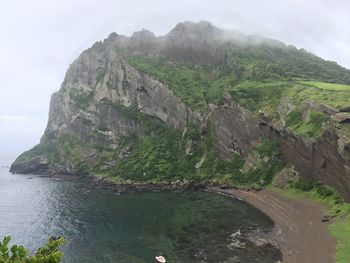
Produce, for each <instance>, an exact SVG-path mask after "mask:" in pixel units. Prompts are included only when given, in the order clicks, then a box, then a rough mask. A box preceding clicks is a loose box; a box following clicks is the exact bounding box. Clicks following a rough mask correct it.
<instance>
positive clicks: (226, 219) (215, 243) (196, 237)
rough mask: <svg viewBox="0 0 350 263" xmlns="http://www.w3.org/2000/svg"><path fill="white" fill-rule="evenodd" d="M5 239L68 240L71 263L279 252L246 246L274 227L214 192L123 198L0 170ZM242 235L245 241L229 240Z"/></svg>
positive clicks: (267, 258) (248, 258) (260, 256)
mask: <svg viewBox="0 0 350 263" xmlns="http://www.w3.org/2000/svg"><path fill="white" fill-rule="evenodd" d="M0 196H1V198H0V216H1V220H0V236H4V235H8V234H10V235H11V236H12V237H13V241H14V242H16V243H20V244H23V245H26V246H28V247H29V248H31V249H34V248H35V247H37V246H38V245H40V244H42V243H43V242H45V240H46V239H48V238H49V237H50V236H60V235H62V236H65V238H66V240H67V243H66V245H65V246H64V252H65V257H64V258H65V260H64V262H66V263H71V262H87V263H88V262H101V263H103V262H106V263H109V262H113V263H115V262H121V263H124V262H125V263H129V262H132V263H138V262H154V257H155V256H156V255H158V254H163V255H164V256H165V257H166V258H167V260H168V261H167V262H186V263H191V262H245V263H249V262H261V263H264V262H276V261H277V259H278V258H279V257H280V252H279V251H278V250H277V249H275V248H272V247H270V246H264V247H257V246H254V245H253V244H252V243H250V242H249V241H247V240H246V239H245V236H246V235H247V234H248V233H249V232H251V231H254V230H256V229H260V230H262V231H269V230H270V229H271V228H272V227H273V222H272V221H271V220H270V219H269V218H268V217H267V216H265V215H264V214H262V213H261V212H260V211H258V210H257V209H255V208H254V207H252V206H250V205H248V204H246V203H244V202H242V201H239V200H236V199H232V198H228V197H224V196H221V195H217V194H212V193H203V192H202V193H199V192H196V193H193V192H181V193H168V192H167V193H166V192H161V193H136V194H135V193H134V194H124V195H118V194H116V193H114V192H112V191H109V190H104V189H98V188H96V187H93V186H92V185H91V184H89V182H79V181H66V180H60V179H49V178H41V177H37V176H28V175H25V176H24V175H11V174H9V173H8V172H7V171H6V170H5V169H1V170H0ZM238 230H240V232H241V235H234V237H232V236H231V235H232V234H233V233H236V232H237V231H238Z"/></svg>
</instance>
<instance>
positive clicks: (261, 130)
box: [11, 22, 350, 200]
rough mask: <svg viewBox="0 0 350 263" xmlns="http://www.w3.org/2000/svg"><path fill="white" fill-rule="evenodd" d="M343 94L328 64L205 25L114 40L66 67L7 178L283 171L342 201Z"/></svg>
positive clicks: (266, 175)
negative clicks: (36, 139)
mask: <svg viewBox="0 0 350 263" xmlns="http://www.w3.org/2000/svg"><path fill="white" fill-rule="evenodd" d="M320 83H321V84H322V85H324V84H329V83H338V84H329V85H334V86H330V87H331V88H324V86H321V84H320ZM347 84H350V71H349V70H347V69H344V68H342V67H340V66H338V65H337V64H336V63H333V62H328V61H324V60H322V59H320V58H318V57H316V56H314V55H313V54H310V53H307V52H306V51H304V50H297V49H296V48H295V47H292V46H286V45H284V44H283V43H281V42H278V41H275V40H270V39H265V38H262V37H258V36H245V35H243V34H240V33H238V32H225V31H223V30H220V29H218V28H216V27H214V26H212V25H211V24H210V23H207V22H199V23H191V22H185V23H180V24H178V25H177V26H176V27H175V28H174V29H173V30H172V31H171V32H170V33H169V34H167V35H166V36H161V37H156V36H155V35H154V34H153V33H151V32H149V31H147V30H143V31H140V32H136V33H134V34H133V35H132V36H131V37H125V36H121V35H118V34H116V33H112V34H111V35H110V36H109V37H108V38H107V39H105V40H104V41H103V42H97V43H95V44H94V45H93V46H92V47H91V48H89V49H88V50H86V51H84V52H83V53H82V54H81V55H80V56H79V58H78V59H76V60H75V61H74V62H73V63H72V64H71V66H70V67H69V69H68V71H67V74H66V77H65V79H64V81H63V83H62V86H61V88H60V90H59V91H58V92H57V93H55V94H53V96H52V98H51V104H50V113H49V120H48V125H47V128H46V131H45V134H44V135H43V137H42V139H41V142H40V144H39V145H37V146H35V147H34V148H33V149H31V150H29V151H28V152H25V153H23V154H22V155H21V156H19V157H18V159H17V160H16V161H15V163H14V164H12V166H11V171H12V172H14V173H45V174H46V173H70V174H78V173H90V174H94V175H100V176H105V177H108V178H110V179H111V178H112V180H115V181H117V182H118V181H124V180H132V181H159V180H168V181H175V180H183V179H186V180H187V179H190V180H210V181H219V182H228V181H232V182H234V183H235V184H248V185H251V184H260V185H265V184H267V183H269V182H270V181H271V180H272V176H273V175H274V174H275V173H277V172H278V170H280V169H282V168H283V165H285V164H290V165H293V166H294V167H295V169H296V170H297V171H298V172H299V173H300V174H301V176H302V177H304V178H307V179H312V180H317V181H322V182H324V183H326V184H328V185H330V186H333V187H335V188H336V189H337V190H338V191H339V192H340V193H341V195H342V196H343V197H344V198H345V199H347V200H350V160H349V155H350V128H349V126H350V114H349V113H348V112H349V109H348V108H347V105H350V104H347V103H348V102H349V103H350V101H349V99H348V98H350V96H349V95H350V87H349V86H346V85H347ZM336 85H339V86H336ZM340 86H341V87H342V88H341V89H340V88H339V89H338V87H340ZM327 87H328V86H327ZM253 152H255V153H258V154H257V156H258V157H257V158H260V159H261V162H258V163H259V164H258V165H255V167H254V166H253V168H252V167H251V166H249V167H251V168H249V169H243V166H244V162H245V159H246V158H247V156H252V153H253ZM255 155H256V154H255ZM255 155H254V156H255Z"/></svg>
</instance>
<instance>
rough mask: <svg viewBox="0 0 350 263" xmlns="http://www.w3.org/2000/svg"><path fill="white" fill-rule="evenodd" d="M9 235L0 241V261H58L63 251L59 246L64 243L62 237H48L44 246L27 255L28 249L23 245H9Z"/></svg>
mask: <svg viewBox="0 0 350 263" xmlns="http://www.w3.org/2000/svg"><path fill="white" fill-rule="evenodd" d="M10 240H11V237H10V236H6V237H4V239H3V240H2V242H0V263H59V262H61V259H62V257H63V252H62V251H61V250H60V249H59V247H60V246H61V245H62V244H63V243H64V238H62V237H60V238H50V240H49V241H48V242H47V244H45V245H44V246H42V247H40V248H39V249H38V250H37V252H36V253H35V255H34V256H30V255H28V250H27V249H26V248H24V247H23V246H18V245H13V246H11V247H10V246H9V243H10Z"/></svg>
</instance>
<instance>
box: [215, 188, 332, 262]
mask: <svg viewBox="0 0 350 263" xmlns="http://www.w3.org/2000/svg"><path fill="white" fill-rule="evenodd" d="M211 190H213V191H215V192H221V193H224V194H228V195H231V196H234V197H238V198H240V199H242V200H243V201H246V202H247V203H249V204H251V205H253V206H255V207H256V208H258V209H259V210H261V211H262V212H264V213H265V214H267V215H268V216H270V217H271V219H272V220H273V221H274V222H275V230H274V232H275V233H274V234H275V236H276V239H277V243H278V245H279V247H280V249H281V251H282V254H283V263H333V262H334V255H335V240H334V239H333V238H332V237H331V236H330V234H329V232H328V229H327V226H328V223H323V222H321V220H322V217H323V215H324V213H325V212H324V211H325V208H324V207H323V206H321V205H319V204H316V203H314V202H312V201H310V200H302V199H297V198H295V199H294V198H288V197H285V196H283V195H281V194H279V193H277V192H275V191H273V190H262V191H259V192H256V191H242V190H234V189H225V190H223V189H219V188H213V189H211Z"/></svg>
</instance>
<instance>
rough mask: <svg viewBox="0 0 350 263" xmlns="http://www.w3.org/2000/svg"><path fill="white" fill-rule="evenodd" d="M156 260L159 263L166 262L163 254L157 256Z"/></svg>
mask: <svg viewBox="0 0 350 263" xmlns="http://www.w3.org/2000/svg"><path fill="white" fill-rule="evenodd" d="M156 261H157V262H159V263H166V259H165V257H163V256H157V257H156Z"/></svg>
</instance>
